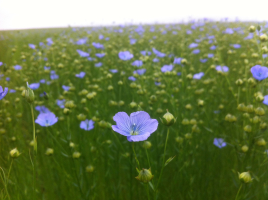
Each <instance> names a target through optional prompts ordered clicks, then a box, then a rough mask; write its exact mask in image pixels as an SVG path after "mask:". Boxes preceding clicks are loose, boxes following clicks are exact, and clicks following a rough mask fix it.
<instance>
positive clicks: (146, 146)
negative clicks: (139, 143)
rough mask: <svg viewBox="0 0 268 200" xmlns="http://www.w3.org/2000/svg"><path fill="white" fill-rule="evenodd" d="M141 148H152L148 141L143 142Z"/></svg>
mask: <svg viewBox="0 0 268 200" xmlns="http://www.w3.org/2000/svg"><path fill="white" fill-rule="evenodd" d="M143 147H144V148H145V149H150V148H151V147H152V143H151V142H149V141H145V142H144V143H143Z"/></svg>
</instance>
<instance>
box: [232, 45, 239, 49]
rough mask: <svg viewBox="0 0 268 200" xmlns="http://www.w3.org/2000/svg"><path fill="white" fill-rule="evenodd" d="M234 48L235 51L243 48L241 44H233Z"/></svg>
mask: <svg viewBox="0 0 268 200" xmlns="http://www.w3.org/2000/svg"><path fill="white" fill-rule="evenodd" d="M233 47H234V48H235V49H240V48H241V45H240V44H233Z"/></svg>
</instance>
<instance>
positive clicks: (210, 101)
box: [0, 20, 268, 200]
mask: <svg viewBox="0 0 268 200" xmlns="http://www.w3.org/2000/svg"><path fill="white" fill-rule="evenodd" d="M267 33H268V23H246V22H223V21H221V22H213V21H208V20H203V21H202V20H199V21H197V20H196V21H191V22H189V23H185V24H168V25H129V26H123V25H121V26H111V27H108V26H107V27H80V28H71V27H69V28H65V29H34V30H21V31H1V32H0V175H1V176H0V199H3V200H29V199H33V200H34V199H38V200H39V199H40V200H41V199H42V200H54V199H55V200H56V199H57V200H60V199H62V200H67V199H70V200H74V199H81V200H106V199H114V200H137V199H138V200H143V199H148V200H149V199H151V200H191V199H192V200H226V199H234V200H251V199H252V200H253V199H258V200H267V199H268V174H267V171H268V170H267V169H268V156H267V155H268V148H267V142H266V141H267V140H268V132H267V131H268V129H267V128H268V127H267V125H268V118H267V113H268V81H267V78H268V68H267V66H268V58H267V57H268V54H267V53H268V48H267V41H268V37H267Z"/></svg>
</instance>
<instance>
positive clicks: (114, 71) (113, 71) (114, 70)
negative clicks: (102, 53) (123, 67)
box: [109, 69, 118, 74]
mask: <svg viewBox="0 0 268 200" xmlns="http://www.w3.org/2000/svg"><path fill="white" fill-rule="evenodd" d="M109 71H110V72H112V73H113V74H115V73H117V72H118V70H117V69H109Z"/></svg>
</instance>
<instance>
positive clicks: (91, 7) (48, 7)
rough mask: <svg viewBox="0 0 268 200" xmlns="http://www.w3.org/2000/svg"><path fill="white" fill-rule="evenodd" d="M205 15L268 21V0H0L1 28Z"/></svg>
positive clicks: (162, 20)
mask: <svg viewBox="0 0 268 200" xmlns="http://www.w3.org/2000/svg"><path fill="white" fill-rule="evenodd" d="M204 17H207V18H213V19H218V20H219V19H222V18H225V17H228V18H231V19H235V18H236V17H238V19H240V20H251V21H252V20H254V21H263V20H266V21H268V0H221V1H219V0H161V1H160V0H133V1H129V0H75V1H72V0H0V30H8V29H26V28H48V27H67V26H68V25H70V26H72V27H74V26H90V25H109V24H112V23H113V22H115V23H116V24H125V23H130V22H133V23H153V22H156V21H157V22H164V23H167V22H181V21H182V20H184V21H185V20H189V18H191V19H200V18H204Z"/></svg>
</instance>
